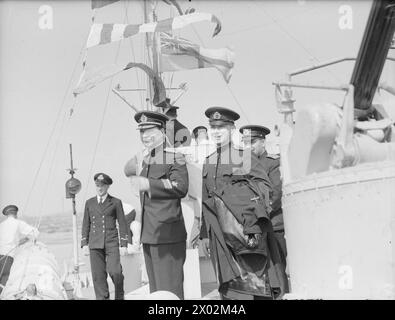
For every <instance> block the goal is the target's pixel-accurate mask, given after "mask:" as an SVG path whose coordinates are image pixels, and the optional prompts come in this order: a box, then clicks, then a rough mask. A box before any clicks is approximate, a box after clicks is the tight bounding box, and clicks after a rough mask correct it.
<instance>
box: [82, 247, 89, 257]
mask: <svg viewBox="0 0 395 320" xmlns="http://www.w3.org/2000/svg"><path fill="white" fill-rule="evenodd" d="M82 253H83V254H84V256H89V247H88V246H83V247H82Z"/></svg>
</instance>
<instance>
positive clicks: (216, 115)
mask: <svg viewBox="0 0 395 320" xmlns="http://www.w3.org/2000/svg"><path fill="white" fill-rule="evenodd" d="M213 119H215V120H218V119H221V114H220V113H219V112H218V111H216V112H214V114H213Z"/></svg>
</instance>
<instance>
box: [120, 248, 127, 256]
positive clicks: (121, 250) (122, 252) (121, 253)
mask: <svg viewBox="0 0 395 320" xmlns="http://www.w3.org/2000/svg"><path fill="white" fill-rule="evenodd" d="M127 253H128V248H127V247H120V248H119V254H120V255H121V256H125V255H126V254H127Z"/></svg>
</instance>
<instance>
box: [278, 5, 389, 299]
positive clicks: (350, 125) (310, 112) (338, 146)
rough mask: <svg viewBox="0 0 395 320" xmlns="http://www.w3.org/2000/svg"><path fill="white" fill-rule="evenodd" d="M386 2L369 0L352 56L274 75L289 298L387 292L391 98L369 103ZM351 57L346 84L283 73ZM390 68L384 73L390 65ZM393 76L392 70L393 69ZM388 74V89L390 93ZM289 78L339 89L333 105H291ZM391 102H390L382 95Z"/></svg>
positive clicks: (379, 68)
mask: <svg viewBox="0 0 395 320" xmlns="http://www.w3.org/2000/svg"><path fill="white" fill-rule="evenodd" d="M394 13H395V1H375V2H374V3H373V5H372V9H371V13H370V15H369V18H368V22H367V25H366V29H365V34H364V36H363V40H362V44H361V47H360V51H359V54H358V56H357V58H356V59H353V58H343V59H337V60H333V61H331V62H327V63H323V64H322V65H319V66H314V67H308V68H306V69H299V70H297V71H295V72H293V73H289V74H288V79H289V81H288V82H276V83H274V85H275V86H276V98H277V106H278V109H279V112H280V113H282V114H283V115H284V122H283V125H282V127H281V129H280V130H281V133H280V141H281V142H280V150H281V169H282V178H283V199H282V200H283V202H282V203H283V211H284V225H285V235H286V240H287V251H288V270H289V276H290V288H291V293H290V294H288V295H286V296H285V298H288V299H395V261H394V257H395V245H394V244H395V197H394V196H393V190H395V127H394V119H393V117H391V114H392V115H393V114H394V113H393V111H394V108H395V105H394V103H393V101H394V100H392V101H391V100H388V101H386V103H381V104H379V103H375V100H374V98H376V97H377V96H379V95H380V94H381V93H380V91H378V90H377V89H378V88H380V78H381V76H382V72H383V69H385V68H386V67H389V68H392V70H394V71H395V69H394V67H395V65H394V61H393V57H389V56H388V53H389V49H390V46H391V39H392V38H393V35H394V29H395V21H394ZM349 60H355V61H356V62H355V67H354V71H353V74H352V78H351V81H350V83H349V85H346V86H344V85H339V86H338V87H334V86H331V87H323V86H320V87H317V86H314V85H306V84H300V83H295V82H292V76H295V75H297V74H301V73H304V72H308V71H312V70H314V69H317V68H321V67H325V66H328V65H331V64H334V63H338V62H343V61H349ZM389 74H390V75H391V73H389ZM392 74H394V75H395V72H392ZM394 75H392V76H390V77H391V79H390V80H391V81H390V82H391V83H390V87H391V88H390V89H388V88H387V85H386V88H384V89H385V90H386V94H393V92H394V89H393V87H394V86H395V81H394V80H395V78H394ZM293 87H306V88H311V89H329V90H341V91H344V92H346V95H345V100H344V104H343V105H341V106H338V105H335V104H331V103H327V104H315V105H312V106H310V107H309V108H305V109H303V110H300V111H299V112H298V115H297V118H296V119H295V121H294V119H293V113H294V112H295V108H294V102H295V100H294V99H293V96H292V88H293ZM389 101H390V102H389Z"/></svg>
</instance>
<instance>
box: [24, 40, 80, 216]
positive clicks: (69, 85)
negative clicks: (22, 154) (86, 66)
mask: <svg viewBox="0 0 395 320" xmlns="http://www.w3.org/2000/svg"><path fill="white" fill-rule="evenodd" d="M84 47H85V42H84V44H83V46H82V48H81V50H80V52H79V54H78V59H77V61H76V63H75V64H74V68H73V71H72V73H71V76H70V79H69V81H68V84H67V88H66V91H65V93H64V96H63V99H62V102H61V104H60V106H59V109H58V112H57V115H56V121H55V124H54V126H53V128H52V130H51V133H50V136H49V138H48V141H47V144H46V146H45V149H44V153H43V155H42V157H41V160H40V164H39V167H38V169H37V171H36V173H35V176H34V179H33V183H32V185H31V187H30V190H29V193H28V197H27V200H26V202H25V204H24V206H23V210H22V214H23V213H24V212H26V208H27V206H28V204H29V202H30V198H31V195H32V193H33V190H34V188H35V186H36V183H37V178H38V175H39V173H40V171H41V168H42V165H43V163H44V160H45V157H46V154H47V152H48V149H49V146H50V142H51V140H52V137H53V135H54V133H55V130H56V127H57V124H58V122H59V119H60V116H61V112H62V110H63V108H64V106H65V102H66V98H67V94H68V93H69V90H70V87H71V83H72V80H73V77H74V73H75V71H76V68H77V65H78V62H79V60H80V57H81V54H82V52H83V49H84Z"/></svg>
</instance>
